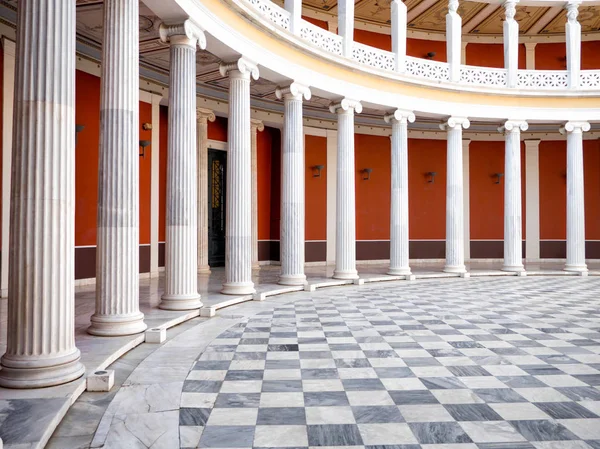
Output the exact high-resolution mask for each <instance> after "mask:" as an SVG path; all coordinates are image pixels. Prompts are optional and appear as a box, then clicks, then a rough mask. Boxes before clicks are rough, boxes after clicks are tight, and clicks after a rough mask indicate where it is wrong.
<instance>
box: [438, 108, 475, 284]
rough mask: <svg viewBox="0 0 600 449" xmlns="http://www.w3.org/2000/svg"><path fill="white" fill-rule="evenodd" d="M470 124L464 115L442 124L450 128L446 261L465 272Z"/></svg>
mask: <svg viewBox="0 0 600 449" xmlns="http://www.w3.org/2000/svg"><path fill="white" fill-rule="evenodd" d="M469 126H470V123H469V120H467V119H466V118H464V117H450V118H449V119H448V121H446V122H445V123H443V124H442V125H440V128H441V129H442V130H447V132H448V149H447V155H446V156H447V168H446V170H447V177H446V265H445V266H444V271H445V272H447V273H465V272H466V271H467V270H466V268H465V246H464V233H465V231H464V211H463V207H464V204H463V201H464V193H463V161H462V153H463V144H462V130H463V128H465V129H466V128H468V127H469Z"/></svg>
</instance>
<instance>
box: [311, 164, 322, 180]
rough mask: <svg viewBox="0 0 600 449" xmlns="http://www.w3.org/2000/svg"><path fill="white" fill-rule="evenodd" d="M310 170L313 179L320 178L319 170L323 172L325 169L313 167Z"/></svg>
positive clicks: (319, 166) (320, 166)
mask: <svg viewBox="0 0 600 449" xmlns="http://www.w3.org/2000/svg"><path fill="white" fill-rule="evenodd" d="M311 168H312V170H313V178H320V177H321V170H323V169H324V168H325V166H324V165H313V166H312V167H311Z"/></svg>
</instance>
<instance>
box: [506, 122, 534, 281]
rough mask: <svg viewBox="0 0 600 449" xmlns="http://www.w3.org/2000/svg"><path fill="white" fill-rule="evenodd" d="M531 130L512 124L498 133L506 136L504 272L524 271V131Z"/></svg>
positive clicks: (522, 123)
mask: <svg viewBox="0 0 600 449" xmlns="http://www.w3.org/2000/svg"><path fill="white" fill-rule="evenodd" d="M528 127H529V126H528V124H527V122H525V121H522V120H509V121H507V122H506V123H505V124H504V126H503V127H502V128H499V130H498V131H500V132H503V133H504V136H505V153H504V265H503V266H502V270H504V271H513V272H521V271H525V268H524V267H523V219H522V211H521V131H527V129H528Z"/></svg>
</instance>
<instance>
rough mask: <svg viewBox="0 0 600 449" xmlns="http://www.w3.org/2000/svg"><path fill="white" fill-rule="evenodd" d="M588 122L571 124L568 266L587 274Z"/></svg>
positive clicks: (568, 171) (566, 129)
mask: <svg viewBox="0 0 600 449" xmlns="http://www.w3.org/2000/svg"><path fill="white" fill-rule="evenodd" d="M589 130H590V124H589V123H588V122H567V123H566V124H565V127H564V128H563V129H561V132H563V133H566V134H567V263H566V264H565V271H576V272H580V273H585V272H587V271H588V269H587V265H586V263H585V201H584V183H583V133H584V132H586V131H589Z"/></svg>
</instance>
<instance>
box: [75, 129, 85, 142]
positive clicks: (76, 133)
mask: <svg viewBox="0 0 600 449" xmlns="http://www.w3.org/2000/svg"><path fill="white" fill-rule="evenodd" d="M84 128H85V125H75V145H77V137H78V136H79V133H80V132H81V131H83V130H84Z"/></svg>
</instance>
